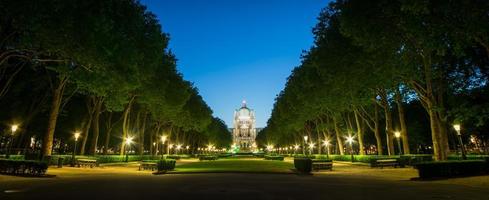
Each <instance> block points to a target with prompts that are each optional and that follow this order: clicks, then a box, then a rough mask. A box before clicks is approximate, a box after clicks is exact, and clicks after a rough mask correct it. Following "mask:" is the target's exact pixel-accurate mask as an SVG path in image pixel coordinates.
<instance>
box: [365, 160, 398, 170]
mask: <svg viewBox="0 0 489 200" xmlns="http://www.w3.org/2000/svg"><path fill="white" fill-rule="evenodd" d="M370 166H371V167H380V168H381V169H382V168H384V167H386V166H392V167H397V166H399V161H398V160H397V159H378V160H374V161H372V163H371V164H370Z"/></svg>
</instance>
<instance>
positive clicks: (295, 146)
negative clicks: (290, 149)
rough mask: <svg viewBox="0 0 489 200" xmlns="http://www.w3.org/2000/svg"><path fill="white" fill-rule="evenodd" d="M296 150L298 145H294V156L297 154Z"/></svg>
mask: <svg viewBox="0 0 489 200" xmlns="http://www.w3.org/2000/svg"><path fill="white" fill-rule="evenodd" d="M298 149H299V145H298V144H296V145H294V154H296V153H297V150H298Z"/></svg>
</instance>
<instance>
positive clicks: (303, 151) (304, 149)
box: [302, 135, 309, 155]
mask: <svg viewBox="0 0 489 200" xmlns="http://www.w3.org/2000/svg"><path fill="white" fill-rule="evenodd" d="M307 139H309V137H308V136H307V135H305V136H304V145H302V146H303V147H304V148H302V154H304V155H306V144H307Z"/></svg>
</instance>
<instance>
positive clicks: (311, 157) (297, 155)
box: [294, 154, 316, 159]
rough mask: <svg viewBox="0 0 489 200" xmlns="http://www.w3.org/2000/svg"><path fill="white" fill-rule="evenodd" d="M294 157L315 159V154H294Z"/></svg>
mask: <svg viewBox="0 0 489 200" xmlns="http://www.w3.org/2000/svg"><path fill="white" fill-rule="evenodd" d="M294 158H309V159H316V156H315V155H303V154H295V155H294Z"/></svg>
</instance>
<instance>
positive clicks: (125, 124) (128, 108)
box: [120, 96, 135, 156]
mask: <svg viewBox="0 0 489 200" xmlns="http://www.w3.org/2000/svg"><path fill="white" fill-rule="evenodd" d="M134 98H135V97H134V96H132V98H131V100H129V102H128V103H127V106H126V109H124V113H123V120H122V142H121V149H120V155H121V156H122V155H124V147H125V144H126V143H125V141H124V140H125V139H126V137H127V135H128V131H129V124H128V123H129V113H130V112H131V107H132V102H133V101H134Z"/></svg>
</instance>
